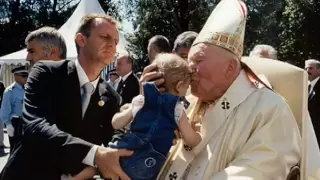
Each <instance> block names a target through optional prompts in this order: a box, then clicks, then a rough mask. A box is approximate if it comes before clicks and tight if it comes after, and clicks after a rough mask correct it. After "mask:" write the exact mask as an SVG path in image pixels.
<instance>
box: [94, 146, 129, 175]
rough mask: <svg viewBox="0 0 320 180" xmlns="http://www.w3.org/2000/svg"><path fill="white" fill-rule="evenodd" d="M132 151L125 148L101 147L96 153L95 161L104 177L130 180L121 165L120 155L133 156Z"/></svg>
mask: <svg viewBox="0 0 320 180" xmlns="http://www.w3.org/2000/svg"><path fill="white" fill-rule="evenodd" d="M132 154H133V152H132V151H128V150H125V149H111V148H104V147H99V148H98V149H97V152H96V155H95V162H96V164H97V166H98V168H99V170H100V172H101V173H102V175H103V177H104V178H110V179H112V180H118V179H119V178H120V179H121V180H130V178H129V177H128V175H127V174H126V173H125V172H124V171H123V170H122V169H121V167H120V162H119V160H120V157H124V156H131V155H132Z"/></svg>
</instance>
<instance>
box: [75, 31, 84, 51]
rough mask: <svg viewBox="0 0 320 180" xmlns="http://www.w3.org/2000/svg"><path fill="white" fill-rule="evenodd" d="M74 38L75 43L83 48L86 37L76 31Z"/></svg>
mask: <svg viewBox="0 0 320 180" xmlns="http://www.w3.org/2000/svg"><path fill="white" fill-rule="evenodd" d="M75 40H76V43H77V45H78V46H79V47H80V48H83V47H84V45H85V44H86V41H87V37H86V36H84V35H83V34H81V33H77V34H76V38H75Z"/></svg>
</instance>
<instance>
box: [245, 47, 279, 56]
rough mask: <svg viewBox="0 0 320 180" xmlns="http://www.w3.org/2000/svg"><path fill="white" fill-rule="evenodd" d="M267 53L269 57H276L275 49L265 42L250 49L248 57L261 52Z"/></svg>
mask: <svg viewBox="0 0 320 180" xmlns="http://www.w3.org/2000/svg"><path fill="white" fill-rule="evenodd" d="M264 53H265V54H268V56H269V58H270V59H275V60H277V59H278V52H277V50H276V49H275V48H274V47H272V46H270V45H266V44H258V45H256V46H255V47H254V48H253V49H252V51H251V52H250V55H249V56H250V57H251V56H256V55H262V54H264Z"/></svg>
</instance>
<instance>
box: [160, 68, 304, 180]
mask: <svg viewBox="0 0 320 180" xmlns="http://www.w3.org/2000/svg"><path fill="white" fill-rule="evenodd" d="M194 98H195V97H194ZM191 101H192V100H191ZM194 102H197V103H192V104H191V111H190V114H189V115H191V114H193V113H195V112H197V110H196V109H197V107H198V104H199V102H198V101H197V100H195V101H194ZM205 112H206V113H205V114H204V116H202V117H201V116H200V115H197V114H196V115H195V116H189V117H193V118H191V120H193V121H200V122H202V126H201V134H202V136H203V140H202V142H201V143H200V144H199V145H198V146H197V147H195V148H194V149H192V150H191V151H190V149H188V148H186V147H185V146H184V145H183V142H181V143H180V144H178V145H177V147H176V148H175V149H174V150H173V153H172V154H171V157H170V158H169V160H168V161H167V164H166V166H164V168H163V169H162V173H161V174H160V175H159V178H158V179H160V180H163V179H166V180H174V179H177V180H178V179H187V180H200V179H202V180H285V179H286V177H287V175H288V173H289V171H290V168H291V167H292V166H294V165H296V164H297V163H298V162H299V160H300V158H301V136H300V132H299V128H298V125H297V123H296V121H295V118H294V116H293V114H292V112H291V110H290V107H289V106H288V104H287V103H286V102H285V101H284V100H283V98H282V97H281V96H279V95H278V94H276V93H274V92H273V91H271V90H270V89H267V88H265V87H264V86H261V84H259V83H257V82H255V83H252V81H251V80H250V79H249V78H248V76H247V74H246V73H245V72H244V71H242V72H241V73H240V75H239V76H238V78H237V79H236V80H235V81H234V82H233V84H232V85H231V86H230V88H229V89H228V90H227V92H226V93H225V94H224V95H223V96H222V97H221V98H220V99H219V100H218V101H217V102H216V104H215V105H210V106H209V107H208V108H207V110H206V111H205ZM199 119H200V120H199Z"/></svg>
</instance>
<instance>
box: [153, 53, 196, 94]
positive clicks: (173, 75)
mask: <svg viewBox="0 0 320 180" xmlns="http://www.w3.org/2000/svg"><path fill="white" fill-rule="evenodd" d="M154 63H155V64H156V65H157V67H158V70H159V71H160V72H161V73H163V77H164V79H165V83H164V87H165V89H167V90H170V89H172V88H174V87H175V86H176V84H177V83H178V82H179V81H182V82H183V83H188V82H189V81H190V79H191V76H190V75H191V71H190V69H189V66H188V63H187V62H186V61H185V60H184V59H182V58H181V57H180V56H178V55H176V54H172V53H160V54H158V55H157V56H156V58H155V60H154Z"/></svg>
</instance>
